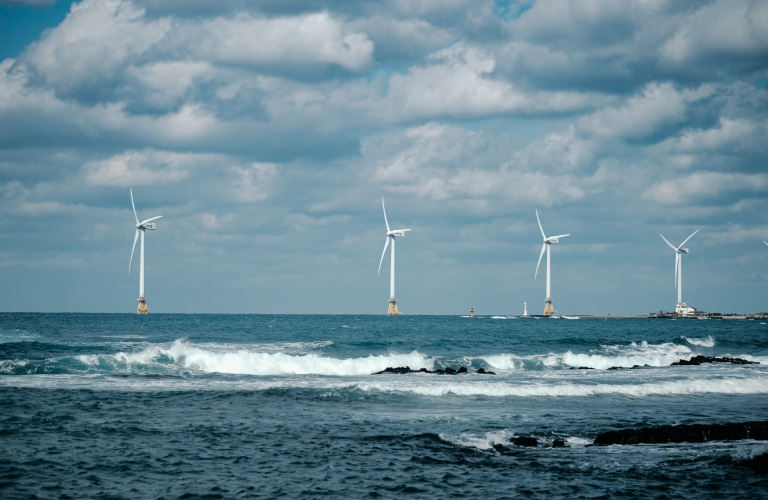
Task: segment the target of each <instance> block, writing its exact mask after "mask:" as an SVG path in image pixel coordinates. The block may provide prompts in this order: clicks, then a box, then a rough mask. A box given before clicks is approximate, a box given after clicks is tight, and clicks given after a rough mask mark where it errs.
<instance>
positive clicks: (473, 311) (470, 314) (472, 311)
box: [469, 307, 475, 318]
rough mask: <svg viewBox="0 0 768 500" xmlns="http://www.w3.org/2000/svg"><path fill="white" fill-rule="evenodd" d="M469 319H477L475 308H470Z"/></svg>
mask: <svg viewBox="0 0 768 500" xmlns="http://www.w3.org/2000/svg"><path fill="white" fill-rule="evenodd" d="M469 317H470V318H474V317H475V308H474V307H470V308H469Z"/></svg>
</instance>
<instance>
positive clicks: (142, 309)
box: [136, 299, 149, 314]
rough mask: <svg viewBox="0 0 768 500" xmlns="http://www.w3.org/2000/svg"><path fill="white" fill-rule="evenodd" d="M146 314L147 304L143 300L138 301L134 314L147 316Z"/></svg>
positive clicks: (147, 310)
mask: <svg viewBox="0 0 768 500" xmlns="http://www.w3.org/2000/svg"><path fill="white" fill-rule="evenodd" d="M147 312H149V307H147V302H146V301H145V300H144V299H139V308H138V309H136V314H147Z"/></svg>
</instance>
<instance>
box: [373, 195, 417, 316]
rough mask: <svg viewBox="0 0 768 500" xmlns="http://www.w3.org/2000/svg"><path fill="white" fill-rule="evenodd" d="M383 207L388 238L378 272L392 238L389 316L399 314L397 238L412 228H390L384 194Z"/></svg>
mask: <svg viewBox="0 0 768 500" xmlns="http://www.w3.org/2000/svg"><path fill="white" fill-rule="evenodd" d="M381 208H382V209H383V210H384V224H386V225H387V239H386V240H385V241H384V251H383V252H381V260H380V261H379V272H378V274H381V263H382V262H384V255H385V254H386V253H387V246H389V243H390V240H392V251H391V253H390V256H391V260H390V265H389V308H388V309H387V316H397V315H398V312H397V301H396V300H395V238H396V237H398V236H405V232H406V231H410V229H389V222H388V221H387V209H386V207H385V206H384V197H383V196H382V197H381Z"/></svg>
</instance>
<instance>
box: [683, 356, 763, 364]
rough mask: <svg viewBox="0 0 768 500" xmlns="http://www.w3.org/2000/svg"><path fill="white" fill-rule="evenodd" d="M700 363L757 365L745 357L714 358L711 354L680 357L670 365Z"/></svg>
mask: <svg viewBox="0 0 768 500" xmlns="http://www.w3.org/2000/svg"><path fill="white" fill-rule="evenodd" d="M702 363H731V364H733V365H759V364H760V363H758V362H757V361H747V360H746V359H741V358H715V357H712V356H694V357H692V358H691V359H689V360H687V361H686V360H684V359H681V360H680V361H676V362H674V363H672V365H671V366H680V365H684V366H687V365H700V364H702Z"/></svg>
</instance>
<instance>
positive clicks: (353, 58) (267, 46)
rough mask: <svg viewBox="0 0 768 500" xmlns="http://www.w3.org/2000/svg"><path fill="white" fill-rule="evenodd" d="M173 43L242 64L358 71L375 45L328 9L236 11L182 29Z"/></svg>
mask: <svg viewBox="0 0 768 500" xmlns="http://www.w3.org/2000/svg"><path fill="white" fill-rule="evenodd" d="M179 36H180V38H179V39H177V41H176V43H179V44H181V45H184V46H185V47H186V48H187V49H188V50H189V51H190V52H191V53H193V54H195V55H197V56H198V57H201V58H204V59H207V60H210V61H218V62H228V63H240V64H274V65H279V66H286V65H300V64H336V65H339V66H341V67H343V68H346V69H348V70H351V71H361V70H363V69H365V68H366V67H367V66H368V65H370V63H371V62H372V56H373V43H372V42H371V41H370V39H369V38H368V37H367V36H366V35H365V34H364V33H359V32H353V31H350V30H348V29H346V28H345V27H344V25H343V24H342V23H341V22H339V21H337V20H336V19H334V18H333V17H331V15H330V14H329V13H328V12H319V13H313V14H304V15H300V16H294V17H278V18H273V19H268V18H262V17H254V16H252V15H250V14H238V15H236V16H234V17H232V18H223V17H219V18H215V19H211V20H207V21H204V22H202V23H200V24H197V23H190V24H186V25H184V26H183V27H182V28H181V29H180V33H179Z"/></svg>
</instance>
